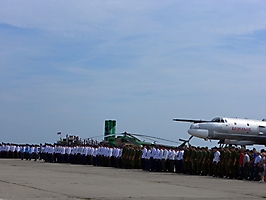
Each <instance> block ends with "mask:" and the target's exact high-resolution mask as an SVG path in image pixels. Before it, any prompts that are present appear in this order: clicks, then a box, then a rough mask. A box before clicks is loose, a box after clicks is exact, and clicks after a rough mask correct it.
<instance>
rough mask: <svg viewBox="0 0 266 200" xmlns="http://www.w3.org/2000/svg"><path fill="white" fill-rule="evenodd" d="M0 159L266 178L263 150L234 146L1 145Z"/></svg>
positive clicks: (224, 176) (223, 176)
mask: <svg viewBox="0 0 266 200" xmlns="http://www.w3.org/2000/svg"><path fill="white" fill-rule="evenodd" d="M0 158H18V159H21V160H35V161H37V160H43V161H44V162H50V163H70V164H83V165H93V166H103V167H115V168H125V169H142V170H144V171H150V172H170V173H182V174H187V175H200V176H213V177H220V178H228V179H239V180H243V179H245V180H253V181H259V182H261V183H263V182H265V181H266V152H265V151H264V149H262V150H261V151H257V150H256V149H255V148H254V149H253V150H248V149H245V148H237V147H234V146H230V147H224V148H217V147H214V148H211V149H209V148H208V147H194V146H190V147H186V146H184V147H178V148H173V147H165V146H157V145H150V146H143V147H136V146H130V145H129V146H127V145H126V146H123V147H113V146H109V145H106V144H98V145H75V146H62V145H51V144H45V145H42V144H40V145H28V144H25V145H15V144H1V145H0Z"/></svg>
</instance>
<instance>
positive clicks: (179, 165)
mask: <svg viewBox="0 0 266 200" xmlns="http://www.w3.org/2000/svg"><path fill="white" fill-rule="evenodd" d="M183 156H184V150H183V148H179V152H178V154H177V171H176V173H183Z"/></svg>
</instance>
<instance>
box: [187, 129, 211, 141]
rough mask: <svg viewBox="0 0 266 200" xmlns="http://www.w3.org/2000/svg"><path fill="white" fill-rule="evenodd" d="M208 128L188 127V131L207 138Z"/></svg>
mask: <svg viewBox="0 0 266 200" xmlns="http://www.w3.org/2000/svg"><path fill="white" fill-rule="evenodd" d="M208 132H209V131H208V130H206V129H191V128H190V129H188V133H189V134H190V135H193V136H195V137H199V138H203V139H207V138H208Z"/></svg>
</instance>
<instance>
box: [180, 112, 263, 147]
mask: <svg viewBox="0 0 266 200" xmlns="http://www.w3.org/2000/svg"><path fill="white" fill-rule="evenodd" d="M176 121H182V120H176ZM190 122H193V120H191V121H190ZM188 133H189V134H190V135H192V136H195V137H199V138H203V139H206V140H207V139H210V140H223V141H224V143H227V144H240V145H246V144H250V145H251V144H263V145H265V144H266V121H263V120H253V119H239V118H221V117H216V118H214V119H213V120H211V121H203V122H200V121H199V120H195V123H193V124H191V126H190V128H189V130H188Z"/></svg>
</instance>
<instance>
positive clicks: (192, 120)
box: [173, 119, 210, 123]
mask: <svg viewBox="0 0 266 200" xmlns="http://www.w3.org/2000/svg"><path fill="white" fill-rule="evenodd" d="M173 120H174V121H176V122H191V123H204V122H210V121H207V120H201V119H173Z"/></svg>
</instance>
